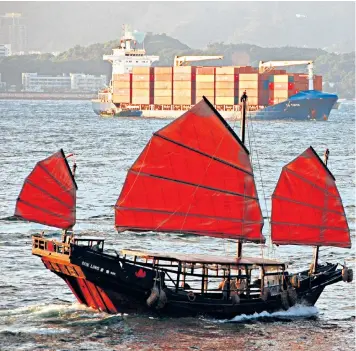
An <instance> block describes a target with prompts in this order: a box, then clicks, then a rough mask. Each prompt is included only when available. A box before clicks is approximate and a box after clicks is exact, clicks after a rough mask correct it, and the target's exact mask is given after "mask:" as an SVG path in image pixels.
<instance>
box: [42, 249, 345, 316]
mask: <svg viewBox="0 0 356 351" xmlns="http://www.w3.org/2000/svg"><path fill="white" fill-rule="evenodd" d="M72 249H73V250H72V254H71V257H70V259H69V261H68V262H66V263H63V262H62V263H61V264H58V262H55V261H53V259H52V258H51V257H50V256H47V257H42V261H43V263H44V264H45V266H46V267H47V268H48V269H50V270H51V271H53V272H54V273H56V274H57V275H58V276H59V277H61V278H62V279H63V280H64V281H65V282H66V283H67V284H68V286H69V288H70V289H71V291H72V292H73V294H74V295H75V296H76V298H77V300H78V301H79V302H80V303H82V304H85V305H87V306H89V307H92V308H94V309H97V310H100V311H104V312H107V313H149V314H152V313H153V314H159V315H168V316H175V317H184V316H197V315H207V316H211V317H214V318H222V319H226V318H227V319H229V318H233V317H234V316H236V315H240V314H253V313H260V312H263V311H267V312H274V311H278V310H281V309H286V307H288V306H286V305H285V302H284V303H283V301H282V300H281V298H280V296H279V295H276V296H270V297H269V298H268V300H266V301H265V300H263V299H262V298H258V297H257V298H254V299H251V298H243V297H242V298H241V300H240V302H239V303H235V304H234V303H233V302H232V300H229V299H227V300H224V299H223V297H222V294H221V293H216V294H215V296H214V297H212V296H201V295H199V294H197V295H194V298H192V296H190V295H189V294H187V291H185V290H183V289H178V291H176V290H174V289H168V288H165V287H162V290H163V291H164V292H165V297H166V300H165V303H164V304H163V305H162V306H158V305H159V303H160V302H159V301H158V304H157V303H155V304H152V305H151V306H148V304H147V301H148V299H149V298H150V295H151V294H152V291H153V290H152V287H153V281H154V277H155V274H156V271H155V270H154V269H153V268H149V267H144V268H142V267H138V266H136V265H135V264H133V263H129V262H127V261H126V260H125V259H124V258H119V257H114V256H111V255H108V254H104V253H100V252H94V251H93V250H91V249H85V248H82V247H72ZM140 270H141V273H142V276H144V278H143V277H139V276H138V274H137V272H138V271H140ZM325 270H327V271H328V272H327V273H326V274H319V276H318V277H317V278H314V279H313V280H312V281H309V280H308V281H307V282H305V283H304V285H303V286H301V287H300V288H297V289H296V292H297V296H298V298H297V301H294V302H293V303H291V304H290V305H293V304H294V303H296V302H299V303H303V304H307V305H314V304H315V302H316V301H317V299H318V298H319V296H320V294H321V293H322V291H323V290H324V287H325V286H326V285H328V284H332V283H336V282H338V281H340V280H342V276H341V271H340V270H337V269H336V265H329V266H328V267H327V268H325ZM303 273H305V272H303ZM216 296H219V297H218V298H217V297H216ZM220 296H221V297H220Z"/></svg>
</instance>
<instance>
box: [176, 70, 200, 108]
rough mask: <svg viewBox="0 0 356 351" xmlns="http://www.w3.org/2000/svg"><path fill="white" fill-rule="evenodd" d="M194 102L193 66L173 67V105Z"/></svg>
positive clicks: (192, 103) (191, 103)
mask: <svg viewBox="0 0 356 351" xmlns="http://www.w3.org/2000/svg"><path fill="white" fill-rule="evenodd" d="M194 104H195V67H191V66H186V67H184V66H181V67H174V68H173V105H194Z"/></svg>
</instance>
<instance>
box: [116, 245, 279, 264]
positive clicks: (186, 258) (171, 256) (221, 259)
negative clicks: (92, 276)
mask: <svg viewBox="0 0 356 351" xmlns="http://www.w3.org/2000/svg"><path fill="white" fill-rule="evenodd" d="M121 254H122V255H131V256H138V257H142V258H145V259H146V258H147V259H161V260H167V261H180V262H190V263H192V262H194V263H207V264H208V263H217V264H230V265H267V266H282V265H284V263H283V262H280V261H276V260H270V259H267V258H262V257H242V258H236V257H227V256H215V255H202V254H195V253H191V254H183V253H167V252H162V253H158V252H150V251H136V250H129V249H127V250H126V249H123V250H121Z"/></svg>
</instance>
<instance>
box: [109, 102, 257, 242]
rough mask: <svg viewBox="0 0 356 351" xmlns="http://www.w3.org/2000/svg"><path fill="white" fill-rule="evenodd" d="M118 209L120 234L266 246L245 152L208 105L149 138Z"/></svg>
mask: <svg viewBox="0 0 356 351" xmlns="http://www.w3.org/2000/svg"><path fill="white" fill-rule="evenodd" d="M115 208H116V211H115V225H116V227H117V229H118V231H124V230H132V231H160V232H185V233H193V234H197V235H205V236H213V237H223V238H234V239H244V240H249V241H257V242H264V237H263V236H262V233H261V231H262V226H263V217H262V213H261V209H260V206H259V202H258V198H257V192H256V186H255V182H254V178H253V172H252V167H251V163H250V160H249V155H248V151H247V150H246V148H245V146H244V145H243V144H242V143H241V141H240V140H239V138H238V137H237V135H236V134H235V133H234V132H233V130H232V129H231V128H230V127H229V126H228V124H227V123H226V122H225V120H224V119H223V118H222V117H221V116H220V115H219V113H218V112H217V111H216V110H215V109H214V107H213V106H212V105H211V104H210V103H209V101H208V100H206V99H204V100H202V101H201V102H199V103H198V104H197V105H195V106H194V107H193V108H192V109H191V110H189V111H188V112H186V113H185V114H183V115H182V116H181V117H179V118H178V119H176V120H175V121H173V122H172V123H170V124H169V125H168V126H166V127H164V128H163V129H161V130H159V131H158V132H156V133H154V134H153V137H152V138H151V140H150V141H149V142H148V144H147V145H146V147H145V149H144V150H143V151H142V153H141V155H140V156H139V157H138V159H137V160H136V162H135V163H134V164H133V165H132V167H131V168H130V170H129V171H128V174H127V177H126V181H125V184H124V187H123V189H122V191H121V194H120V197H119V199H118V201H117V203H116V206H115Z"/></svg>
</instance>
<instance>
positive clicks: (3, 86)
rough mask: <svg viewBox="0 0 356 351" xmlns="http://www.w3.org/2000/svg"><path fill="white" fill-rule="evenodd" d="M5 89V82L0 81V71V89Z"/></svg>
mask: <svg viewBox="0 0 356 351" xmlns="http://www.w3.org/2000/svg"><path fill="white" fill-rule="evenodd" d="M5 89H6V83H5V82H2V81H1V73H0V91H4V90H5Z"/></svg>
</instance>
